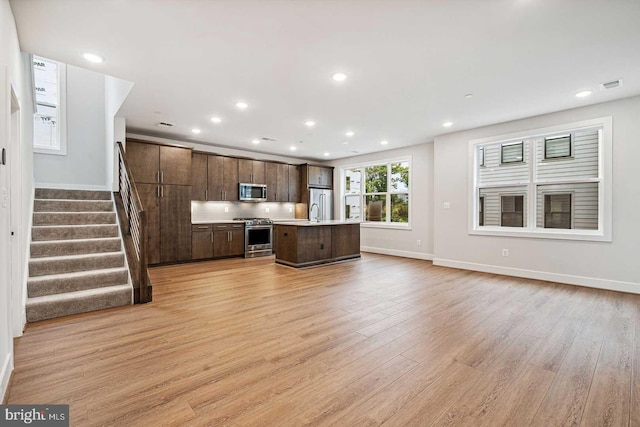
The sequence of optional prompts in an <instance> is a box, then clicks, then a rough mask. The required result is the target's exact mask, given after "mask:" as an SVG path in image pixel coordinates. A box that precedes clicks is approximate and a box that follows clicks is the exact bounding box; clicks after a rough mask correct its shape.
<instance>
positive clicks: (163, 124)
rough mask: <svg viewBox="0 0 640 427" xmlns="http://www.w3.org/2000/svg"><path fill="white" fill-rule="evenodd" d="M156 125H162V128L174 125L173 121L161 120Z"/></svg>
mask: <svg viewBox="0 0 640 427" xmlns="http://www.w3.org/2000/svg"><path fill="white" fill-rule="evenodd" d="M156 126H158V127H161V128H170V127H173V123H168V122H160V123H158V124H157V125H156Z"/></svg>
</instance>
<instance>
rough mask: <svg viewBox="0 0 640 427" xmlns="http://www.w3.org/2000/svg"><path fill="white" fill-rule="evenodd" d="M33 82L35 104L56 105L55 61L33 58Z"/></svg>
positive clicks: (56, 73) (56, 80)
mask: <svg viewBox="0 0 640 427" xmlns="http://www.w3.org/2000/svg"><path fill="white" fill-rule="evenodd" d="M33 80H34V83H35V89H36V90H35V92H36V103H38V104H45V105H51V106H56V105H58V64H57V63H56V62H55V61H50V60H48V59H45V58H40V57H37V56H34V57H33Z"/></svg>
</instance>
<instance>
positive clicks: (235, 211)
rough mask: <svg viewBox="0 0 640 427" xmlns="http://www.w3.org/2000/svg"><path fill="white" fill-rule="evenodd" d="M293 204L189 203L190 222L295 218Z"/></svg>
mask: <svg viewBox="0 0 640 427" xmlns="http://www.w3.org/2000/svg"><path fill="white" fill-rule="evenodd" d="M295 206H296V204H295V203H268V202H267V203H247V202H191V221H192V222H206V221H220V220H225V219H233V218H271V219H293V218H295Z"/></svg>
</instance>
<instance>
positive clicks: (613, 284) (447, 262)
mask: <svg viewBox="0 0 640 427" xmlns="http://www.w3.org/2000/svg"><path fill="white" fill-rule="evenodd" d="M433 265H437V266H441V267H451V268H458V269H461V270H473V271H481V272H483V273H493V274H502V275H505V276H514V277H524V278H526V279H535V280H544V281H547V282H557V283H566V284H569V285H576V286H585V287H588V288H597V289H606V290H609V291H618V292H627V293H631V294H640V283H632V282H622V281H618V280H609V279H599V278H597V277H584V276H573V275H569V274H559V273H548V272H545V271H535V270H525V269H521V268H512V267H502V266H498V265H489V264H478V263H474V262H465V261H456V260H451V259H442V258H434V259H433Z"/></svg>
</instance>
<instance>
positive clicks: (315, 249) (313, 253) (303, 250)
mask: <svg viewBox="0 0 640 427" xmlns="http://www.w3.org/2000/svg"><path fill="white" fill-rule="evenodd" d="M328 258H331V227H327V226H316V227H298V262H299V263H304V262H311V261H318V260H323V259H328Z"/></svg>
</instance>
